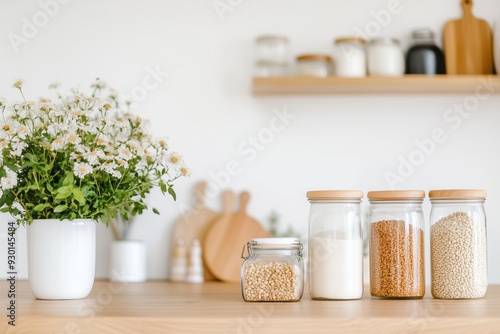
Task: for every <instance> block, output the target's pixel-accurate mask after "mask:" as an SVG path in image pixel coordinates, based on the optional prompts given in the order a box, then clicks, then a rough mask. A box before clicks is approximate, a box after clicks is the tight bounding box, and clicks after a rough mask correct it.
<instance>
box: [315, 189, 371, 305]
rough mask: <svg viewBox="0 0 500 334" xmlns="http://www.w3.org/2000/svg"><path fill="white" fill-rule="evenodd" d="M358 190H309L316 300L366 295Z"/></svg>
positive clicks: (353, 297) (360, 195)
mask: <svg viewBox="0 0 500 334" xmlns="http://www.w3.org/2000/svg"><path fill="white" fill-rule="evenodd" d="M362 197H363V193H362V192H361V191H358V190H319V191H309V192H307V198H308V200H309V202H310V203H311V208H310V212H309V242H308V244H309V252H308V255H309V293H310V295H311V298H312V299H330V300H336V299H338V300H346V299H359V298H361V297H362V296H363V233H362V223H361V205H360V203H361V198H362Z"/></svg>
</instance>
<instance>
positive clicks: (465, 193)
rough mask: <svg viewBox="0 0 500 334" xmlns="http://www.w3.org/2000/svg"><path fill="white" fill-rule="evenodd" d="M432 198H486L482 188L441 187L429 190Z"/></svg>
mask: <svg viewBox="0 0 500 334" xmlns="http://www.w3.org/2000/svg"><path fill="white" fill-rule="evenodd" d="M429 198H430V199H486V190H482V189H441V190H431V191H429Z"/></svg>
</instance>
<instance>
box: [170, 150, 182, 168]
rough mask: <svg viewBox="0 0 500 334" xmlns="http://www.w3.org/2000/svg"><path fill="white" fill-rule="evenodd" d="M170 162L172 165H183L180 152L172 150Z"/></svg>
mask: <svg viewBox="0 0 500 334" xmlns="http://www.w3.org/2000/svg"><path fill="white" fill-rule="evenodd" d="M168 162H169V163H171V164H172V165H181V164H182V157H181V155H180V154H179V153H176V152H172V153H170V155H169V156H168Z"/></svg>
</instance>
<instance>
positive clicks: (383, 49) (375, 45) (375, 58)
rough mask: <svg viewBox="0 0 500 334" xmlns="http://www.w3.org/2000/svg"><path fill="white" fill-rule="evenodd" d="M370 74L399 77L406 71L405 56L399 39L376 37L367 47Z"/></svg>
mask: <svg viewBox="0 0 500 334" xmlns="http://www.w3.org/2000/svg"><path fill="white" fill-rule="evenodd" d="M367 55H368V57H367V58H368V74H369V75H370V76H383V77H399V76H402V75H404V73H405V58H404V53H403V50H402V49H401V46H400V45H399V41H398V40H397V39H393V38H376V39H373V40H371V41H370V43H369V45H368V48H367Z"/></svg>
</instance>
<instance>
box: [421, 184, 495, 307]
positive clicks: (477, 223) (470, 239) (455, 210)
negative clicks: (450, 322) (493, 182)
mask: <svg viewBox="0 0 500 334" xmlns="http://www.w3.org/2000/svg"><path fill="white" fill-rule="evenodd" d="M429 198H430V200H431V203H432V209H431V218H430V219H431V278H432V280H431V291H432V296H433V297H434V298H442V299H469V298H482V297H484V295H485V294H486V289H487V287H488V274H487V269H488V268H487V267H488V266H487V256H486V252H487V245H486V214H485V212H484V207H483V203H484V201H485V199H486V191H484V190H475V189H474V190H473V189H451V190H431V191H430V192H429Z"/></svg>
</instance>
